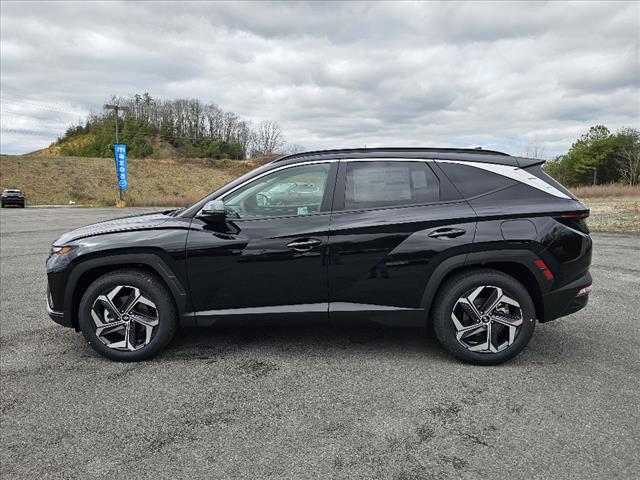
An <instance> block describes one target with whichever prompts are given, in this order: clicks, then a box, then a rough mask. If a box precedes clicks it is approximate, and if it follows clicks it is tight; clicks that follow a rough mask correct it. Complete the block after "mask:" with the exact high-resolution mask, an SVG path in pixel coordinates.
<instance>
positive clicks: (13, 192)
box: [2, 188, 26, 208]
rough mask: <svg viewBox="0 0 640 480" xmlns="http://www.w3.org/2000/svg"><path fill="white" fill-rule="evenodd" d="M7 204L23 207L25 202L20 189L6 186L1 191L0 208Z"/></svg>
mask: <svg viewBox="0 0 640 480" xmlns="http://www.w3.org/2000/svg"><path fill="white" fill-rule="evenodd" d="M9 205H16V206H18V207H22V208H24V206H25V205H26V203H25V198H24V194H23V193H22V191H20V190H18V189H17V188H7V189H6V190H3V191H2V208H4V207H6V206H9Z"/></svg>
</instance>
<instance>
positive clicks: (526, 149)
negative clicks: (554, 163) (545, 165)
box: [522, 137, 547, 159]
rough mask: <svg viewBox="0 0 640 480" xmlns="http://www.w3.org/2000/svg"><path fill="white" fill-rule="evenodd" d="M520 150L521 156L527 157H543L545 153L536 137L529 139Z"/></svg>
mask: <svg viewBox="0 0 640 480" xmlns="http://www.w3.org/2000/svg"><path fill="white" fill-rule="evenodd" d="M522 150H523V151H522V156H523V157H527V158H539V159H544V158H545V156H546V154H547V152H546V151H545V149H544V147H543V146H542V144H541V143H540V140H539V139H538V137H534V138H533V139H529V141H528V142H527V144H526V145H524V146H523V149H522Z"/></svg>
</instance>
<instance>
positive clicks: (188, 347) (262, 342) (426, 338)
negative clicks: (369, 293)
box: [162, 326, 455, 361]
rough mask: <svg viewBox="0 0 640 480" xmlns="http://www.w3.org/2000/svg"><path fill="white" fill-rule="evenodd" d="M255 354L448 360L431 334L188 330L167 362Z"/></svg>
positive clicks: (366, 329)
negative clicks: (347, 355)
mask: <svg viewBox="0 0 640 480" xmlns="http://www.w3.org/2000/svg"><path fill="white" fill-rule="evenodd" d="M251 350H256V351H258V350H259V351H260V353H262V354H273V355H279V354H282V353H287V354H288V355H301V356H303V355H305V356H309V355H318V356H323V355H324V356H326V355H327V353H328V352H332V353H335V352H341V355H344V354H350V353H352V354H353V355H363V354H364V355H375V356H379V355H393V356H406V357H415V356H416V355H419V356H428V357H432V358H439V359H444V360H447V359H448V356H447V354H446V353H445V352H444V351H443V350H442V348H441V347H440V346H439V344H438V342H437V340H436V339H435V338H434V337H433V336H432V335H430V333H429V331H428V330H426V329H423V328H402V329H396V328H387V327H381V326H358V327H336V326H307V327H304V326H274V327H245V326H243V327H209V328H184V329H182V330H180V331H179V332H178V334H177V335H176V338H175V339H174V341H173V342H171V344H170V346H169V347H168V348H167V351H166V353H165V354H163V355H162V357H163V358H179V359H183V360H184V359H189V358H194V359H196V358H200V359H206V358H208V356H212V357H213V356H215V355H222V354H228V353H230V352H235V351H251ZM451 361H455V360H453V359H451Z"/></svg>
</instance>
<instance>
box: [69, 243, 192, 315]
mask: <svg viewBox="0 0 640 480" xmlns="http://www.w3.org/2000/svg"><path fill="white" fill-rule="evenodd" d="M116 265H117V266H126V265H144V266H146V267H148V268H151V269H152V270H153V271H154V272H155V273H156V274H157V275H158V276H159V277H160V278H162V280H164V282H165V284H166V285H167V287H168V288H169V291H170V292H171V295H172V296H173V299H174V301H175V304H176V307H177V309H178V316H179V317H180V321H181V324H182V325H183V326H190V325H192V324H194V323H193V322H194V320H193V317H192V316H190V315H186V316H185V313H186V312H188V311H190V310H191V308H190V305H189V297H188V295H187V291H186V289H185V288H184V286H183V285H182V283H181V282H180V280H179V279H178V277H177V276H176V275H175V273H174V271H173V270H172V269H171V268H170V267H169V266H168V265H167V264H166V263H165V261H164V260H163V259H162V258H160V257H159V256H158V255H156V254H153V253H123V254H115V255H109V256H108V257H101V258H92V259H87V260H83V261H81V262H80V263H78V264H77V265H76V266H75V267H74V268H73V270H72V271H71V273H70V275H69V277H68V279H67V281H66V285H67V286H66V288H65V297H64V315H65V317H67V318H72V319H73V320H74V326H75V325H76V323H77V320H76V319H75V315H74V314H73V312H72V307H73V297H74V294H75V291H76V289H77V286H78V281H79V280H80V278H81V277H82V275H84V274H85V273H87V272H89V271H90V270H93V269H95V268H100V267H105V266H116Z"/></svg>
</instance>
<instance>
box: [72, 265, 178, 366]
mask: <svg viewBox="0 0 640 480" xmlns="http://www.w3.org/2000/svg"><path fill="white" fill-rule="evenodd" d="M79 324H80V330H81V331H82V334H83V335H84V337H85V339H86V340H87V342H89V344H90V345H91V347H92V348H93V349H94V350H95V351H96V352H98V353H99V354H101V355H103V356H105V357H107V358H110V359H111V360H116V361H120V362H133V361H139V360H145V359H148V358H151V357H153V356H154V355H157V354H158V353H159V352H160V351H161V350H162V349H164V347H165V346H166V345H167V344H168V343H169V341H171V339H172V338H173V336H174V334H175V332H176V330H177V325H178V322H177V317H176V311H175V307H174V304H173V298H172V297H171V294H170V293H169V291H168V290H167V288H166V287H165V285H164V284H163V282H162V281H161V280H160V279H159V278H157V277H156V276H155V275H152V274H150V273H147V272H144V271H140V270H118V271H115V272H111V273H107V274H106V275H103V276H102V277H100V278H98V279H97V280H96V281H95V282H93V283H92V284H91V285H90V286H89V288H87V291H86V292H85V293H84V295H83V296H82V300H81V301H80V309H79Z"/></svg>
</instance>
